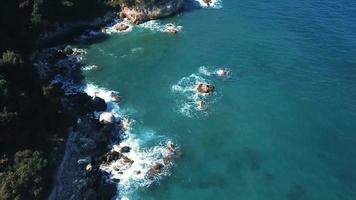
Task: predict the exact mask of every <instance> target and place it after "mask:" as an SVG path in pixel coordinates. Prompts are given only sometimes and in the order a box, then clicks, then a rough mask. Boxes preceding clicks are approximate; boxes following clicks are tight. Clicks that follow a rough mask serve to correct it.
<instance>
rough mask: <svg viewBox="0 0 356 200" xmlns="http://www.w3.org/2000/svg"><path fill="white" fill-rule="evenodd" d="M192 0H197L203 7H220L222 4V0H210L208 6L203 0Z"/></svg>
mask: <svg viewBox="0 0 356 200" xmlns="http://www.w3.org/2000/svg"><path fill="white" fill-rule="evenodd" d="M194 1H197V2H198V3H199V4H200V6H201V7H203V8H209V7H210V8H217V9H218V8H222V7H223V5H222V0H211V3H210V6H208V5H207V4H206V3H204V1H203V0H194Z"/></svg>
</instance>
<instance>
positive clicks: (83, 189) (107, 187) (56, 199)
mask: <svg viewBox="0 0 356 200" xmlns="http://www.w3.org/2000/svg"><path fill="white" fill-rule="evenodd" d="M182 7H183V0H172V1H169V2H167V3H164V4H160V5H151V6H149V7H131V8H128V7H122V12H121V17H124V16H125V17H127V18H128V19H129V20H130V21H131V22H132V23H134V24H138V23H142V22H145V21H147V20H151V19H157V18H162V17H168V16H171V15H174V14H176V13H178V12H179V11H180V10H181V9H182ZM115 16H116V15H115V14H113V13H109V14H107V15H105V16H104V17H100V18H97V19H96V20H94V21H92V22H89V21H88V22H87V21H86V22H78V23H71V24H69V25H68V26H66V27H65V28H62V29H59V30H58V31H56V32H52V33H47V34H46V36H45V37H43V38H42V39H41V40H40V41H39V42H38V49H39V50H38V51H37V52H35V53H34V54H33V55H32V57H31V60H32V62H33V63H34V65H35V66H36V67H37V70H38V73H39V76H40V79H41V80H42V81H43V82H50V83H51V84H52V85H54V86H57V87H61V88H62V89H63V90H64V93H65V96H64V97H62V98H61V100H60V101H61V103H62V104H63V107H64V108H65V109H67V110H68V111H70V112H72V113H75V116H76V118H77V122H76V124H75V125H74V126H73V127H72V128H71V130H70V131H69V135H68V138H67V142H66V147H65V153H64V157H63V160H62V162H61V164H60V166H59V169H58V172H57V175H56V178H55V180H56V181H55V183H54V185H55V186H54V188H53V190H52V192H51V194H50V196H49V198H48V199H50V200H62V199H71V200H81V199H93V200H94V199H113V197H114V196H115V195H116V193H117V184H116V183H115V182H114V181H115V180H113V181H110V179H109V177H108V176H109V174H107V172H105V171H103V170H101V169H100V166H101V165H102V164H104V165H106V166H109V165H110V164H111V162H115V161H117V160H119V159H123V161H122V162H124V163H128V164H130V163H131V164H132V163H133V160H130V159H129V158H128V157H127V156H125V155H124V154H123V153H125V152H129V151H130V147H123V149H122V150H119V152H116V151H113V150H112V145H113V144H114V142H115V141H117V140H118V139H119V138H120V134H121V133H123V131H125V130H124V129H125V127H123V126H122V124H121V121H120V120H121V119H119V118H115V117H114V116H113V115H112V114H111V113H110V112H105V111H106V110H107V103H106V102H105V100H104V99H101V98H100V97H96V96H95V95H94V96H89V95H88V94H87V93H85V92H84V91H83V80H84V77H83V75H82V67H83V65H82V64H81V63H80V62H79V60H78V57H79V56H80V55H81V54H82V53H83V52H81V51H78V50H76V49H72V48H68V47H66V46H64V45H60V46H55V47H53V46H54V45H58V44H63V43H66V42H68V41H70V40H71V39H73V37H77V36H78V35H80V33H83V32H84V31H85V30H86V29H100V28H102V27H103V26H104V25H107V24H109V23H110V22H112V21H113V19H114V18H115ZM89 37H91V36H90V35H89ZM51 46H52V47H51ZM120 101H121V97H120V96H118V95H115V94H113V96H112V102H113V103H120ZM101 112H102V113H101ZM95 113H99V114H100V113H101V115H100V116H95ZM109 115H110V116H109ZM171 150H172V149H171ZM171 150H169V151H168V155H169V156H168V157H166V158H165V160H164V163H165V164H164V165H166V164H167V166H168V165H169V164H168V163H170V162H171V161H170V160H171V159H173V157H172V155H171V154H172V153H173V152H172V151H171ZM120 162H121V161H120ZM164 165H163V164H160V163H156V164H155V165H153V166H152V169H151V170H150V174H151V175H154V174H156V173H158V174H159V173H161V171H162V170H163V168H165V166H164ZM137 173H139V172H137ZM117 181H119V180H117Z"/></svg>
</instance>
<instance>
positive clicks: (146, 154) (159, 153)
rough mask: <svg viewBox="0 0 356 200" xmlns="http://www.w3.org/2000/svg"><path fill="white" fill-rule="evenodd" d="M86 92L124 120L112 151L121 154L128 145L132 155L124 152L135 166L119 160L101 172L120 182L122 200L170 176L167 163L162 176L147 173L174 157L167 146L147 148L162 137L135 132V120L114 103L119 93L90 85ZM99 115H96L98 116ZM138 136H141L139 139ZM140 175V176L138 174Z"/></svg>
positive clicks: (103, 166) (151, 133)
mask: <svg viewBox="0 0 356 200" xmlns="http://www.w3.org/2000/svg"><path fill="white" fill-rule="evenodd" d="M84 91H85V92H86V93H87V94H88V95H90V96H98V97H100V98H102V99H104V100H105V102H107V104H108V111H110V112H112V113H113V114H114V116H115V117H117V118H121V123H122V126H123V127H124V128H125V129H124V132H121V134H120V140H119V141H118V143H117V144H114V145H113V148H112V151H117V152H119V151H120V149H121V147H124V146H129V147H130V148H131V150H130V152H128V153H125V154H124V155H125V156H127V157H128V158H129V159H131V160H133V161H134V162H133V163H132V164H129V163H125V162H124V161H123V159H119V160H117V161H115V162H112V163H110V164H109V165H104V164H102V165H101V166H100V169H101V170H103V171H105V172H107V173H109V175H110V179H111V180H115V179H119V180H120V181H119V182H117V184H118V188H119V197H118V198H119V199H131V196H132V195H133V194H134V192H135V191H136V190H137V189H138V188H142V187H148V186H150V185H151V184H152V183H154V182H155V181H158V180H160V179H161V178H162V177H164V176H168V175H169V174H170V173H169V170H168V169H169V168H170V167H171V166H172V163H169V164H166V165H165V167H164V170H163V171H162V173H160V175H159V176H154V177H149V176H148V173H149V171H150V169H151V167H152V166H153V165H155V164H157V163H162V164H163V163H164V158H165V157H167V156H168V155H170V154H171V152H169V151H168V149H167V143H168V142H169V141H168V142H163V143H162V142H161V143H159V144H156V145H155V146H153V147H147V146H148V145H149V144H151V143H152V141H157V140H158V139H159V140H160V141H162V140H161V138H160V137H159V136H158V135H157V134H156V133H155V132H154V131H153V130H147V129H139V130H136V129H135V128H134V127H133V125H134V124H135V121H134V120H132V119H129V117H128V116H129V113H127V112H126V113H125V112H122V111H121V110H120V108H119V106H118V105H117V104H116V103H113V102H112V100H113V99H112V95H111V94H112V93H113V92H114V93H116V94H117V92H116V91H111V90H107V89H105V88H101V87H98V86H95V85H94V84H90V83H89V84H87V85H86V87H85V89H84ZM99 114H100V113H96V116H98V115H99ZM137 135H140V137H138V136H137ZM138 172H139V173H138Z"/></svg>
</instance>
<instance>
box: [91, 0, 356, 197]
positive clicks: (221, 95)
mask: <svg viewBox="0 0 356 200" xmlns="http://www.w3.org/2000/svg"><path fill="white" fill-rule="evenodd" d="M222 5H223V6H222V8H220V9H214V8H211V9H206V8H205V9H193V10H191V11H189V12H186V13H184V14H181V15H179V16H176V17H174V18H171V19H166V20H161V21H158V22H156V23H158V24H161V25H163V24H165V23H168V22H173V23H175V24H177V25H181V26H182V27H183V28H182V31H181V32H180V33H179V34H177V35H176V36H172V35H168V34H167V33H162V32H160V31H155V30H150V29H145V28H138V27H135V28H134V29H133V30H132V31H131V32H128V33H119V34H112V35H110V38H109V39H108V40H106V41H103V42H101V43H97V44H92V45H90V46H88V47H87V48H88V49H87V51H88V54H87V55H86V56H85V62H86V63H88V64H96V65H99V66H102V67H103V70H102V71H88V72H86V73H85V75H86V78H87V81H88V82H91V83H94V84H96V85H98V86H100V87H104V88H107V89H110V90H116V91H120V93H121V95H122V96H123V97H124V99H125V102H124V104H123V105H122V106H121V107H122V109H125V110H129V111H128V112H127V113H128V116H129V117H130V118H132V119H135V120H136V122H135V123H134V130H135V134H136V135H137V137H138V138H140V139H141V140H142V141H144V142H143V144H142V148H145V147H146V146H147V147H149V146H152V145H157V144H159V143H160V142H162V141H165V140H167V139H169V140H172V141H174V142H175V143H177V144H178V145H179V146H180V147H181V149H182V150H183V151H184V155H183V157H182V158H180V159H178V160H176V161H175V165H174V167H173V168H172V169H171V176H168V177H166V178H164V179H163V180H161V181H160V182H159V183H158V184H153V185H151V186H150V187H148V188H147V187H144V188H138V189H135V192H134V194H132V195H131V197H130V198H131V199H165V200H166V199H177V200H178V199H179V200H181V199H248V200H261V199H276V200H278V199H280V200H285V199H289V200H303V199H323V200H336V199H340V200H341V199H342V200H353V199H356V170H355V169H356V1H354V0H324V1H321V0H299V1H286V0H275V1H270V0H260V1H257V0H249V1H236V0H224V1H223V2H222ZM202 66H205V67H206V68H207V69H208V70H210V71H214V70H216V69H218V68H220V67H226V68H228V69H229V70H231V72H232V74H233V75H232V77H230V79H228V80H221V79H220V78H218V77H216V76H215V75H214V74H213V75H210V76H209V75H206V74H203V73H199V69H200V70H201V69H202ZM191 75H192V76H191ZM194 77H195V78H194ZM182 79H183V80H182ZM196 79H199V80H200V79H201V80H202V79H204V80H205V81H207V82H209V83H213V84H214V85H215V86H216V88H217V93H216V94H215V95H213V96H210V97H207V99H206V101H207V102H208V109H207V111H205V112H201V111H197V110H195V108H194V106H193V107H191V108H188V110H183V111H184V112H183V111H182V110H181V109H182V107H183V106H184V105H189V104H190V105H194V103H192V100H191V99H192V98H193V96H192V95H194V94H192V93H191V92H189V91H184V92H183V91H176V90H174V88H176V87H177V85H180V86H187V87H190V86H193V85H194V81H195V80H196ZM180 80H182V81H183V82H184V84H183V83H182V82H179V81H180ZM148 133H149V135H148ZM152 134H153V136H152ZM148 137H149V138H150V139H149V140H147V141H145V140H146V139H147V138H148Z"/></svg>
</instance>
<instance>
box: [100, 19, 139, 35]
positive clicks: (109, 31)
mask: <svg viewBox="0 0 356 200" xmlns="http://www.w3.org/2000/svg"><path fill="white" fill-rule="evenodd" d="M117 23H123V24H125V25H127V26H128V27H129V28H127V29H126V30H124V31H117V30H115V28H114V26H115V25H116V24H117ZM132 29H133V25H131V24H130V22H129V21H128V20H127V19H124V20H120V19H117V20H115V21H114V23H112V24H110V25H109V26H108V27H105V28H104V32H105V33H107V34H113V33H127V32H131V31H132Z"/></svg>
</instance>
